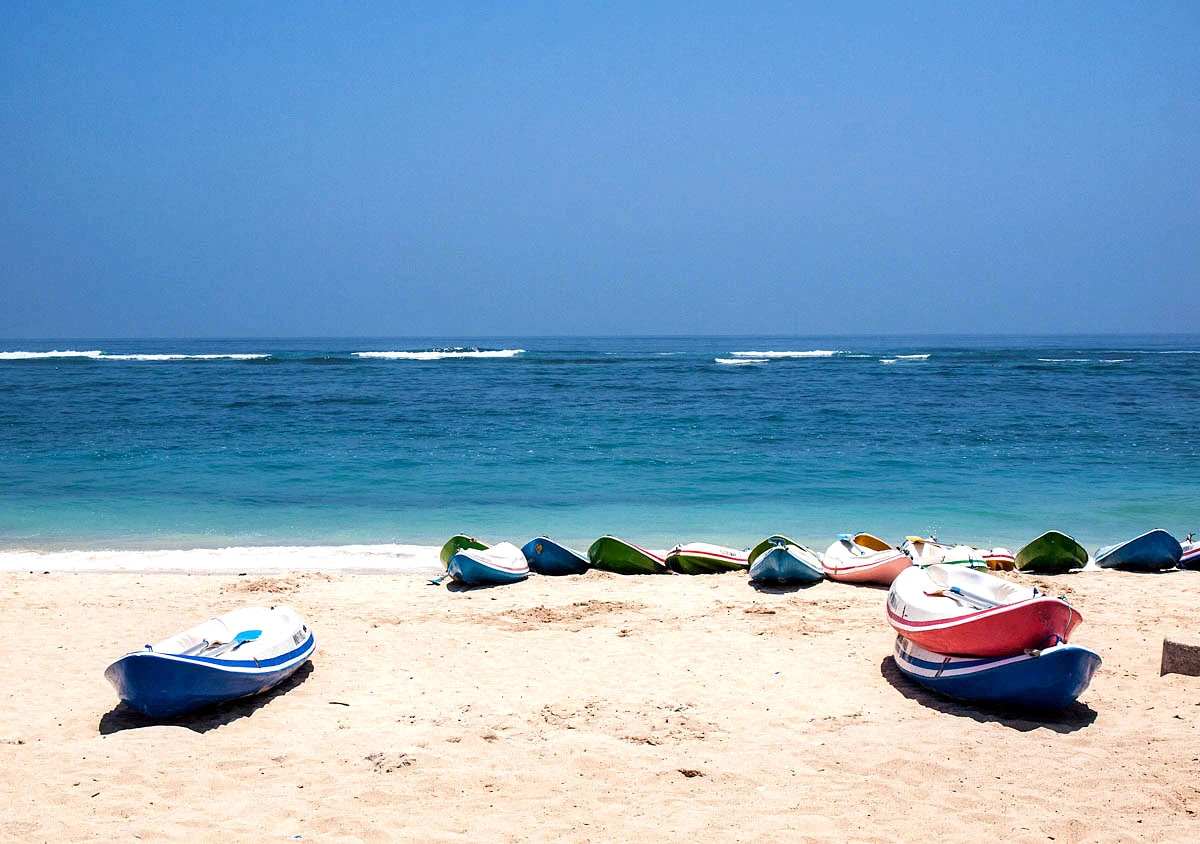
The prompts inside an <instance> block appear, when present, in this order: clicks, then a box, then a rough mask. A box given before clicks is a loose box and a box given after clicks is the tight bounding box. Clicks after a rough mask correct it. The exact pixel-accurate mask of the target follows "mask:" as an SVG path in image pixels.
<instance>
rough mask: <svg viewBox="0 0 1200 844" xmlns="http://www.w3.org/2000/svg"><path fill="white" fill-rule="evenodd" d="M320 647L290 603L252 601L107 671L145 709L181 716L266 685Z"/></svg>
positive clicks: (122, 695) (287, 674)
mask: <svg viewBox="0 0 1200 844" xmlns="http://www.w3.org/2000/svg"><path fill="white" fill-rule="evenodd" d="M316 647H317V641H316V639H315V638H314V637H313V634H312V631H310V630H309V629H308V625H307V624H306V623H305V622H304V619H303V618H301V617H300V615H299V614H298V613H297V612H296V611H295V610H293V609H291V608H290V607H271V608H269V609H268V608H266V607H245V608H242V609H238V610H234V611H233V612H228V613H225V614H224V615H219V616H217V617H216V618H212V619H209V620H208V621H205V622H203V623H202V624H198V625H196V626H195V627H191V628H189V629H187V630H184V631H183V632H182V633H177V634H175V635H174V636H171V637H170V638H168V639H164V640H162V641H161V642H158V643H157V644H154V645H146V646H145V648H143V649H142V650H140V651H133V652H132V653H128V654H126V655H125V656H123V657H121V658H120V659H118V660H117V661H116V662H114V663H113V664H112V665H110V666H108V668H107V669H106V670H105V672H104V676H105V678H106V679H107V680H108V681H109V682H110V683H112V686H113V688H114V689H116V691H117V694H118V695H119V696H120V698H121V700H123V701H124V702H125V703H127V704H128V705H129V706H131V707H132V708H134V709H136V710H137V711H138V712H141V713H142V714H143V715H146V716H148V717H150V718H174V717H175V716H177V715H183V714H185V713H188V712H192V711H193V710H196V709H202V708H204V707H206V706H212V705H214V704H217V703H222V702H224V701H227V700H234V699H236V698H242V697H247V696H249V695H255V694H258V693H259V692H265V691H266V690H267V689H270V688H273V687H275V686H277V685H279V684H280V683H282V682H283V681H284V680H286V679H287V678H288V677H290V676H291V675H292V674H294V673H295V671H296V669H298V668H299V667H300V666H301V665H303V664H304V663H305V662H307V661H308V658H309V657H310V656H312V653H313V651H314V650H316Z"/></svg>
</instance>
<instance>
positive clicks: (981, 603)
mask: <svg viewBox="0 0 1200 844" xmlns="http://www.w3.org/2000/svg"><path fill="white" fill-rule="evenodd" d="M925 594H926V595H941V596H942V597H943V598H953V599H955V600H956V601H958V602H960V603H963V604H966V605H967V606H969V607H973V608H974V609H977V610H990V609H992V608H993V607H999V606H1002V605H1001V604H998V603H996V602H995V601H989V600H988V599H987V598H981V597H979V596H978V595H972V594H971V593H969V592H964V591H962V589H960V588H958V587H957V586H947V587H945V588H943V589H927V590H925Z"/></svg>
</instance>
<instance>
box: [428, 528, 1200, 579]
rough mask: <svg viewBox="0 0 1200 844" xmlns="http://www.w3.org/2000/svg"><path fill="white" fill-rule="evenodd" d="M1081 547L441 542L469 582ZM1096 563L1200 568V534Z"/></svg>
mask: <svg viewBox="0 0 1200 844" xmlns="http://www.w3.org/2000/svg"><path fill="white" fill-rule="evenodd" d="M1089 559H1091V558H1090V557H1089V555H1088V552H1087V550H1086V549H1085V548H1084V547H1083V546H1082V545H1080V544H1079V543H1078V542H1076V541H1075V540H1074V539H1073V538H1071V537H1070V536H1068V535H1067V534H1065V533H1061V532H1059V531H1047V532H1046V533H1044V534H1042V535H1041V536H1039V537H1037V539H1034V540H1033V541H1032V542H1030V543H1029V544H1027V545H1026V546H1024V547H1023V548H1022V549H1021V550H1020V551H1018V552H1017V553H1016V554H1013V553H1012V552H1011V551H1008V550H1007V549H1005V548H991V549H981V548H977V547H974V546H970V545H948V544H945V543H941V542H938V541H937V540H936V539H934V538H924V537H919V536H910V537H908V538H906V539H905V541H904V542H903V543H901V544H900V545H899V546H891V545H889V544H888V543H887V542H885V541H883V540H882V539H879V538H878V537H876V536H873V535H871V534H869V533H859V534H855V535H853V536H852V535H850V534H841V535H839V536H838V538H837V541H836V542H834V543H833V544H832V545H830V546H829V548H827V549H826V550H825V552H824V553H823V554H822V553H818V552H816V551H814V550H812V549H811V548H807V547H805V546H803V545H801V544H799V543H797V542H794V541H792V540H790V539H788V538H787V537H786V536H782V535H779V534H776V535H773V536H769V537H767V538H766V539H764V540H763V541H762V542H760V543H758V544H757V545H755V546H754V547H753V548H748V549H745V550H737V549H733V548H726V547H723V546H720V545H713V544H710V543H706V542H692V543H688V544H685V545H677V546H675V547H674V548H673V549H671V550H670V551H669V552H667V554H666V555H665V556H659V555H658V554H656V553H654V552H653V551H648V550H646V549H645V548H642V547H640V546H638V545H635V544H633V543H632V542H628V541H626V540H624V539H619V538H617V537H615V536H607V535H606V536H602V537H600V538H599V539H597V540H596V541H595V542H593V543H592V545H591V547H590V548H588V552H587V554H586V555H585V554H582V553H580V552H579V551H576V550H575V549H573V548H569V547H567V546H565V545H562V544H561V543H558V542H555V541H554V540H552V539H550V538H549V537H546V536H539V537H537V538H536V539H532V540H530V541H529V542H527V543H526V544H525V545H524V546H523V547H521V548H517V547H516V546H515V545H513V544H512V543H509V542H500V543H497V544H495V545H489V544H488V543H485V542H482V541H480V540H478V539H476V538H474V537H471V536H467V535H465V534H458V535H456V536H453V537H451V538H450V539H449V540H448V541H447V542H446V544H445V545H444V546H442V550H441V561H442V564H443V565H444V566H445V567H446V576H448V577H450V578H452V579H454V580H456V581H458V582H461V583H463V584H466V585H470V586H483V585H497V584H503V583H513V582H516V581H518V580H523V579H524V578H526V577H528V576H529V574H530V572H533V573H537V574H548V575H568V574H582V573H583V572H585V571H587V570H588V569H589V568H595V569H599V570H601V571H610V572H615V573H617V574H662V573H666V572H672V571H673V572H678V573H681V574H713V573H718V572H723V571H735V570H741V569H746V570H749V575H750V580H751V581H753V582H759V583H815V582H816V581H818V580H822V579H823V578H826V577H828V578H829V579H831V580H839V581H843V582H848V583H870V584H875V585H880V586H888V585H890V584H891V583H892V581H893V580H894V579H895V578H896V577H897V576H898V575H899V574H900V573H901V572H903V571H904V570H905V569H908V568H910V567H913V566H914V565H915V566H920V567H925V566H930V565H939V564H940V565H947V564H953V565H958V566H963V567H967V568H977V569H991V570H1012V569H1017V570H1020V571H1027V572H1033V573H1044V574H1054V573H1060V572H1067V571H1072V570H1074V569H1079V568H1083V567H1084V566H1085V565H1087V564H1088V562H1089ZM1094 560H1095V562H1096V564H1097V565H1099V566H1101V567H1103V568H1123V569H1131V570H1141V571H1159V570H1163V569H1168V568H1174V567H1176V566H1181V567H1193V568H1200V542H1196V541H1193V540H1192V537H1191V535H1189V536H1188V537H1187V539H1186V540H1185V541H1184V542H1183V543H1180V542H1179V540H1177V539H1175V537H1173V536H1171V534H1169V533H1167V532H1166V531H1165V530H1161V529H1158V530H1152V531H1148V532H1146V533H1144V534H1141V535H1140V536H1137V537H1134V538H1133V539H1130V540H1128V541H1126V542H1122V543H1120V544H1117V545H1112V546H1108V547H1105V548H1101V549H1099V550H1098V551H1097V552H1096V556H1095V558H1094Z"/></svg>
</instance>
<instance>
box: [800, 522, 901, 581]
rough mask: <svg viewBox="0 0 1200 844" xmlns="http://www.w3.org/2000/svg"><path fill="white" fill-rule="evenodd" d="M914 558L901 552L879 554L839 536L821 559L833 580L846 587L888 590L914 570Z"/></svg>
mask: <svg viewBox="0 0 1200 844" xmlns="http://www.w3.org/2000/svg"><path fill="white" fill-rule="evenodd" d="M912 564H913V561H912V558H911V557H909V556H908V555H907V554H905V553H904V552H903V551H901V550H900V549H898V548H887V549H885V550H875V549H872V548H869V547H866V546H863V545H860V544H859V543H858V542H856V541H855V540H854V539H851V538H850V534H848V533H843V534H839V535H838V541H837V542H835V543H833V544H832V545H830V546H829V549H828V550H827V551H826V552H825V556H824V557H822V559H821V567H822V568H823V569H824V570H825V576H826V577H828V578H829V579H830V580H840V581H842V582H843V583H873V584H876V585H879V586H887V585H888V584H890V583H891V582H892V581H893V580H895V579H896V575H898V574H900V572H902V571H904V570H905V569H907V568H912Z"/></svg>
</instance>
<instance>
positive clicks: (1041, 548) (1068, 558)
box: [1016, 530, 1088, 574]
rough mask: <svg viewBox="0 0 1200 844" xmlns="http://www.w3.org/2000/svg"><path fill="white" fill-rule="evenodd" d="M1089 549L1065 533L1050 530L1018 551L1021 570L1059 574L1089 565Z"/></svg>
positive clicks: (1017, 565) (1017, 558)
mask: <svg viewBox="0 0 1200 844" xmlns="http://www.w3.org/2000/svg"><path fill="white" fill-rule="evenodd" d="M1087 561H1088V552H1087V549H1086V548H1084V547H1083V546H1082V545H1080V544H1079V543H1078V542H1076V541H1075V540H1074V539H1072V538H1071V537H1069V536H1067V535H1066V534H1065V533H1059V532H1058V531H1056V530H1048V531H1046V532H1045V533H1043V534H1042V535H1041V536H1039V537H1038V538H1037V539H1035V540H1033V542H1030V543H1029V544H1028V545H1026V546H1025V547H1024V548H1022V549H1021V550H1020V551H1018V552H1017V557H1016V567H1017V569H1018V570H1019V571H1028V572H1035V573H1042V574H1059V573H1061V572H1065V571H1070V570H1071V569H1081V568H1083V567H1084V566H1086V565H1087Z"/></svg>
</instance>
